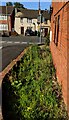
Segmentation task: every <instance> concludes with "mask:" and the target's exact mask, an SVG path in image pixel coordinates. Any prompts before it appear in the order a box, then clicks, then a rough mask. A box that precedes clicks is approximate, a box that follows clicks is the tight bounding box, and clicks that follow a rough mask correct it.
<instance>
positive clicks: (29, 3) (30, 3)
mask: <svg viewBox="0 0 69 120" xmlns="http://www.w3.org/2000/svg"><path fill="white" fill-rule="evenodd" d="M4 1H6V0H4ZM4 1H2V2H1V1H0V5H2V6H4V5H6V2H9V1H6V2H4ZM23 1H24V2H20V3H21V4H23V5H24V7H25V8H28V9H35V10H37V9H38V1H37V0H23ZM10 2H11V1H10ZM12 2H13V1H12ZM15 2H16V1H15ZM17 2H19V1H17ZM50 5H51V0H50V1H49V0H47V1H46V2H45V0H44V1H43V2H42V1H41V2H40V7H41V9H42V10H45V9H49V8H50Z"/></svg>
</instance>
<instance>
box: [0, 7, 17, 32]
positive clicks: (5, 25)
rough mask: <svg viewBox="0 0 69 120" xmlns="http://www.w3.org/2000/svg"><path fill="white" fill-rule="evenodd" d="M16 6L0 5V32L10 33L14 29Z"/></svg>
mask: <svg viewBox="0 0 69 120" xmlns="http://www.w3.org/2000/svg"><path fill="white" fill-rule="evenodd" d="M14 15H15V11H14V7H13V6H0V33H3V32H6V33H9V32H11V31H12V30H13V29H14Z"/></svg>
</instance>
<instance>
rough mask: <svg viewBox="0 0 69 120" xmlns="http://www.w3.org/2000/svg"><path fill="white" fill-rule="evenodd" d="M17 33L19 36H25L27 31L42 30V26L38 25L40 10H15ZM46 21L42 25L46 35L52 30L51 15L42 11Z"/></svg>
mask: <svg viewBox="0 0 69 120" xmlns="http://www.w3.org/2000/svg"><path fill="white" fill-rule="evenodd" d="M15 12H16V14H15V31H16V32H17V33H18V34H23V35H25V31H26V29H32V31H38V30H39V29H40V25H39V23H38V19H37V18H38V16H39V14H38V10H31V9H15ZM42 12H43V13H42V14H43V17H44V21H43V23H42V30H43V31H44V33H45V35H44V36H46V35H47V33H48V32H49V30H50V14H49V13H48V11H42Z"/></svg>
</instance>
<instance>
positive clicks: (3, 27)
mask: <svg viewBox="0 0 69 120" xmlns="http://www.w3.org/2000/svg"><path fill="white" fill-rule="evenodd" d="M2 30H8V25H7V24H0V31H2Z"/></svg>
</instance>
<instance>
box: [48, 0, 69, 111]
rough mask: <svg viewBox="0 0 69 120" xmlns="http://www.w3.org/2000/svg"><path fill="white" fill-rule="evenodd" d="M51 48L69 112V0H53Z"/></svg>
mask: <svg viewBox="0 0 69 120" xmlns="http://www.w3.org/2000/svg"><path fill="white" fill-rule="evenodd" d="M50 33H51V34H50V41H51V42H50V48H51V52H52V57H53V63H54V65H55V68H56V75H57V79H58V81H59V83H60V84H61V85H62V92H63V98H64V101H65V104H66V106H67V109H68V112H69V2H52V13H51V31H50Z"/></svg>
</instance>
